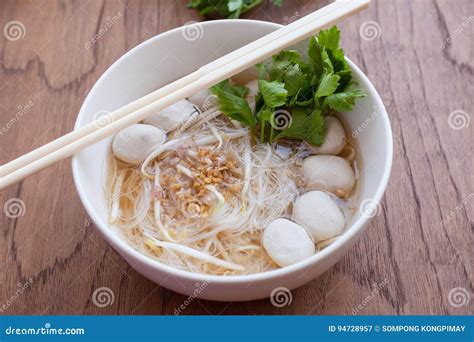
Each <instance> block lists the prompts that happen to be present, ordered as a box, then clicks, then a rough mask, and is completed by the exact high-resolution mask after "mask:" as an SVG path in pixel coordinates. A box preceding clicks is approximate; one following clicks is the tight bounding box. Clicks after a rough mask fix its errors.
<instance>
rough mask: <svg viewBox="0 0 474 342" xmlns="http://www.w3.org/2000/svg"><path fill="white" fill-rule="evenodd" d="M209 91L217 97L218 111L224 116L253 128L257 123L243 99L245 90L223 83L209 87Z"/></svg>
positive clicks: (226, 82) (227, 82)
mask: <svg viewBox="0 0 474 342" xmlns="http://www.w3.org/2000/svg"><path fill="white" fill-rule="evenodd" d="M242 88H244V89H245V90H243V89H242ZM211 91H212V92H213V93H214V94H215V95H216V96H217V102H218V104H219V109H220V110H221V111H222V112H223V113H224V114H225V115H227V116H228V117H230V118H232V119H234V120H237V121H240V122H242V123H243V124H245V125H247V126H250V127H253V126H255V124H256V123H257V121H256V120H255V117H254V115H253V113H252V110H251V109H250V106H249V104H248V102H247V100H246V99H245V95H246V93H247V91H248V89H247V88H245V87H240V86H234V85H231V84H230V83H229V81H224V82H221V83H219V84H217V85H215V86H213V87H211Z"/></svg>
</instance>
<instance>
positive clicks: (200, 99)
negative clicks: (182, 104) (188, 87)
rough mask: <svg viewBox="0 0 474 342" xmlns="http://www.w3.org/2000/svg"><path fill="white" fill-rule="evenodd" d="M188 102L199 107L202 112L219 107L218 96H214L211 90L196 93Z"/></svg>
mask: <svg viewBox="0 0 474 342" xmlns="http://www.w3.org/2000/svg"><path fill="white" fill-rule="evenodd" d="M188 100H189V101H191V102H192V103H193V104H194V105H196V106H197V107H199V109H201V110H202V111H206V110H208V109H209V108H211V107H215V106H217V96H215V95H213V94H212V93H211V91H210V90H209V89H203V90H200V91H198V92H197V93H194V94H193V95H191V96H190V97H188Z"/></svg>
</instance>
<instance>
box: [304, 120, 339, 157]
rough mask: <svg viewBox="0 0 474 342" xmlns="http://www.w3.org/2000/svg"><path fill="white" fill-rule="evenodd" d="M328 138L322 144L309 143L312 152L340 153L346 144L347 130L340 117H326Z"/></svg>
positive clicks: (309, 149)
mask: <svg viewBox="0 0 474 342" xmlns="http://www.w3.org/2000/svg"><path fill="white" fill-rule="evenodd" d="M326 127H327V130H326V138H325V140H324V143H323V144H322V145H321V146H314V145H311V144H307V147H308V151H309V152H310V153H311V154H332V155H336V154H339V153H340V152H341V151H342V149H343V148H344V146H345V145H346V132H345V131H344V126H343V125H342V123H341V121H339V119H337V118H335V117H334V116H328V117H327V118H326Z"/></svg>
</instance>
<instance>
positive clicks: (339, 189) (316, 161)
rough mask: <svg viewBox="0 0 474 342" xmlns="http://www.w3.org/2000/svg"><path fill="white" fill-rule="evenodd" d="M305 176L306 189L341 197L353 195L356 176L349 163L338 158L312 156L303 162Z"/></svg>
mask: <svg viewBox="0 0 474 342" xmlns="http://www.w3.org/2000/svg"><path fill="white" fill-rule="evenodd" d="M303 175H304V179H305V183H306V188H307V189H309V190H325V191H329V192H332V193H333V194H336V195H337V196H339V197H347V196H349V195H350V194H351V192H352V189H353V188H354V184H355V174H354V170H353V169H352V167H351V164H350V163H349V161H347V160H346V159H344V158H341V157H336V156H326V155H318V156H310V157H307V158H305V159H304V160H303Z"/></svg>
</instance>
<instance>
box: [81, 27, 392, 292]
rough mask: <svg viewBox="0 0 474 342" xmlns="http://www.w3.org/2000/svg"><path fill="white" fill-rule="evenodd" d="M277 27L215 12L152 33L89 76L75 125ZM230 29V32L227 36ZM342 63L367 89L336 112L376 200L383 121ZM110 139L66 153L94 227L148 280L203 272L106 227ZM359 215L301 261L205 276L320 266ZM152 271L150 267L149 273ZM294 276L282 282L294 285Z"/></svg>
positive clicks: (386, 145)
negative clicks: (190, 28) (188, 27)
mask: <svg viewBox="0 0 474 342" xmlns="http://www.w3.org/2000/svg"><path fill="white" fill-rule="evenodd" d="M279 27H280V26H279V25H278V24H273V23H267V22H259V21H250V20H238V21H231V20H221V21H212V22H206V23H204V24H199V26H197V27H196V28H195V29H196V30H198V31H197V34H198V35H199V37H200V38H199V39H196V40H190V39H189V37H188V36H186V34H183V32H184V31H183V30H181V29H175V30H172V31H169V32H166V33H164V34H161V35H159V36H157V37H154V38H152V39H150V40H148V41H146V42H144V43H142V44H140V45H139V46H138V47H136V48H134V49H132V50H131V51H129V52H128V53H127V54H125V55H124V56H123V57H121V58H120V59H119V60H118V61H117V62H115V63H114V64H113V65H112V66H111V67H110V68H109V69H108V70H107V71H106V72H105V73H104V75H103V76H102V77H101V78H100V79H99V80H98V81H97V83H96V84H95V86H94V87H93V88H92V90H91V91H90V93H89V94H88V96H87V98H86V100H85V102H84V104H83V106H82V108H81V111H80V113H79V115H78V118H77V122H76V126H75V129H78V128H79V127H81V126H83V125H85V124H87V123H89V122H91V121H93V120H94V119H95V118H97V117H99V116H100V115H102V113H104V112H109V111H112V110H115V109H117V108H119V107H121V106H123V105H125V104H127V103H129V102H130V101H132V100H135V99H137V98H139V97H141V96H144V95H146V94H148V93H149V92H151V91H153V90H155V89H158V88H160V87H162V86H164V85H166V84H167V83H170V82H172V81H174V80H176V79H178V78H180V77H182V76H184V75H186V74H188V73H190V72H192V71H195V70H196V69H198V68H199V67H200V66H202V65H204V64H206V63H208V62H210V61H212V60H214V59H216V58H217V57H220V56H222V55H225V54H226V53H228V52H230V51H232V50H235V49H237V48H239V47H241V46H243V45H245V44H247V43H250V42H251V41H254V40H256V39H258V38H259V37H261V36H263V35H265V34H267V33H269V32H271V31H273V30H275V29H277V28H279ZM230 37H232V39H229V38H230ZM185 38H187V39H185ZM306 46H307V42H303V43H301V44H299V45H298V46H297V48H298V49H299V50H302V51H304V50H305V47H306ZM349 54H350V52H349ZM349 63H350V65H351V67H352V68H353V76H354V79H355V81H357V82H358V84H359V86H360V87H361V88H362V89H364V90H365V91H366V93H367V94H368V96H367V97H366V98H364V99H363V100H361V101H359V102H358V104H357V106H356V108H355V110H354V111H353V112H351V113H348V114H342V115H341V118H342V119H343V121H344V123H345V127H346V131H347V134H348V135H351V133H352V132H357V133H355V134H357V138H356V139H355V140H356V142H357V145H358V146H359V148H360V149H359V151H358V154H359V161H360V163H361V165H360V166H361V174H360V179H361V181H360V182H359V196H360V198H361V199H371V200H373V201H374V202H373V203H378V201H379V200H380V198H381V196H382V194H383V191H384V189H385V186H386V183H387V180H388V176H389V173H390V168H391V160H392V137H391V129H390V124H389V121H388V117H387V113H386V112H385V108H384V106H383V104H382V101H381V100H380V97H379V96H378V94H377V92H376V90H375V89H374V88H373V86H372V84H371V83H370V81H369V80H368V79H367V78H366V77H365V76H364V75H363V73H362V72H361V71H360V70H359V69H358V68H357V67H356V66H355V65H354V64H353V63H352V62H350V61H349ZM371 118H372V119H371ZM110 143H111V138H109V139H106V140H104V141H101V142H100V143H97V144H95V145H93V146H91V147H89V148H87V149H85V150H83V151H81V152H80V153H78V154H77V155H76V156H75V157H74V158H73V173H74V179H75V182H76V187H77V189H78V192H79V195H80V197H81V200H82V202H83V204H84V206H85V208H86V210H87V211H88V213H89V215H90V216H91V218H92V219H93V221H94V222H95V224H96V226H97V227H98V229H99V230H100V231H101V233H102V234H103V235H104V237H105V238H106V239H107V240H108V241H109V242H110V243H111V244H112V245H113V247H114V248H115V249H116V250H117V251H118V252H119V253H120V254H122V255H123V256H124V257H125V258H126V259H127V260H128V261H129V262H130V263H132V262H134V263H136V264H138V265H137V269H138V270H139V271H140V272H141V273H143V274H144V275H146V276H147V277H149V278H150V279H152V280H155V281H157V280H159V279H160V276H162V274H167V273H172V274H173V275H175V276H177V277H180V278H181V279H185V280H186V279H189V280H192V281H195V280H202V279H204V277H203V276H201V275H196V274H191V273H189V272H184V271H178V270H173V269H171V268H170V267H167V266H164V265H160V264H158V263H157V262H155V261H153V260H151V259H149V258H146V257H144V256H141V255H137V254H138V252H135V251H134V250H132V248H131V247H130V246H128V244H127V243H126V242H125V241H123V239H122V237H120V236H119V235H118V234H117V232H116V231H115V230H114V229H111V228H110V227H108V223H107V216H108V214H107V209H106V201H105V191H104V184H105V181H106V172H105V170H106V159H107V156H108V153H109V151H110ZM360 151H362V152H360ZM366 222H367V217H362V216H361V215H360V214H357V216H356V217H355V218H354V219H353V220H352V225H351V227H349V228H348V229H347V230H346V232H345V234H344V235H343V236H342V237H341V238H340V239H338V240H337V241H336V243H334V244H333V245H331V246H329V247H328V248H326V249H325V250H323V252H324V253H323V252H321V253H318V254H316V255H315V256H314V257H312V258H310V259H308V260H305V261H303V262H302V263H301V265H299V266H295V265H292V266H290V267H287V268H284V269H281V270H277V271H271V272H267V273H274V275H270V274H269V275H265V273H264V274H260V275H254V276H253V275H252V276H234V277H227V278H229V279H218V278H217V277H215V278H212V277H211V278H212V280H213V281H214V282H217V283H219V282H220V283H229V282H230V283H232V282H235V281H236V279H237V278H239V277H240V278H241V279H247V280H249V281H258V280H259V279H270V278H272V277H277V278H278V277H280V276H281V277H288V275H290V274H291V273H292V272H294V271H295V270H298V269H303V268H308V267H309V268H314V267H317V266H316V264H318V262H319V263H321V265H319V267H320V269H321V270H323V271H324V270H325V269H327V268H328V267H330V266H332V264H334V263H335V262H337V260H338V259H339V258H340V257H342V256H343V254H344V253H345V252H346V251H347V249H348V248H349V247H350V246H351V245H352V244H353V243H354V242H355V241H352V240H355V237H356V235H359V233H360V232H361V230H362V227H363V225H364V224H365V223H366ZM338 249H339V251H338ZM153 273H156V274H157V275H156V276H155V275H154V274H153ZM186 273H187V274H186ZM319 273H321V272H320V271H318V272H315V273H314V274H313V276H315V275H317V274H319ZM246 277H247V278H246ZM220 278H223V277H220ZM282 279H283V278H282ZM305 281H307V280H305ZM302 283H303V282H299V283H298V284H296V283H295V284H285V285H287V287H295V286H299V285H301V284H302ZM165 286H167V287H170V288H173V289H174V290H175V291H178V292H182V293H189V289H179V288H178V289H177V288H175V287H173V286H172V285H169V284H166V283H165ZM216 291H217V290H216ZM217 292H218V291H217ZM217 292H216V293H217ZM244 292H245V291H244ZM249 292H252V291H249ZM265 293H266V292H265ZM265 296H268V294H267V295H264V293H263V292H262V291H258V290H254V291H253V292H252V293H249V294H246V295H237V296H234V297H229V296H226V295H217V294H212V293H211V294H208V295H203V296H202V297H204V298H209V299H217V300H229V298H230V300H233V299H237V300H245V299H254V298H261V297H265Z"/></svg>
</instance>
